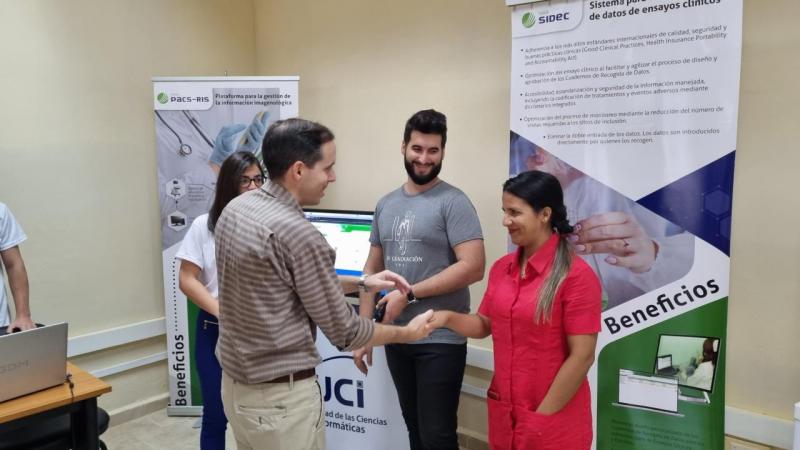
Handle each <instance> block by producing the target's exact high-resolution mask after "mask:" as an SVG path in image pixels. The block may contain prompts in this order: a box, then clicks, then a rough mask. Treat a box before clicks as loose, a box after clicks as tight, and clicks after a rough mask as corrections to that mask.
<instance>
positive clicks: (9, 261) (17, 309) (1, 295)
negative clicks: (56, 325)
mask: <svg viewBox="0 0 800 450" xmlns="http://www.w3.org/2000/svg"><path fill="white" fill-rule="evenodd" d="M26 239H28V236H26V235H25V232H24V231H22V227H21V226H20V225H19V223H18V222H17V221H16V219H14V215H13V214H11V210H10V209H8V206H6V205H5V204H4V203H0V260H2V262H3V264H2V265H0V280H2V279H3V269H5V272H6V273H7V274H8V285H9V288H10V289H11V296H12V297H14V320H13V321H11V314H10V312H9V309H8V301H7V300H6V286H5V283H2V285H0V327H6V326H7V327H8V332H9V333H10V332H12V331H25V330H30V329H31V328H35V327H36V325H35V324H34V322H33V319H31V308H30V304H29V302H28V295H29V289H28V271H27V270H25V262H24V261H23V260H22V253H21V252H20V251H19V244H21V243H22V242H24V241H25V240H26Z"/></svg>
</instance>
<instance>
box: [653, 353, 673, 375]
mask: <svg viewBox="0 0 800 450" xmlns="http://www.w3.org/2000/svg"><path fill="white" fill-rule="evenodd" d="M670 367H672V355H664V356H658V357H657V358H656V371H657V372H660V371H662V370H664V369H669V368H670Z"/></svg>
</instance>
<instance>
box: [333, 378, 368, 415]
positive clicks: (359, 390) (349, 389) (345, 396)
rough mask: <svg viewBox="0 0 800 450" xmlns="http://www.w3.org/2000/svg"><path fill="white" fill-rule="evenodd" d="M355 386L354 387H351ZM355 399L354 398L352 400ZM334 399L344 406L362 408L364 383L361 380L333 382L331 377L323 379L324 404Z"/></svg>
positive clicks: (344, 379)
mask: <svg viewBox="0 0 800 450" xmlns="http://www.w3.org/2000/svg"><path fill="white" fill-rule="evenodd" d="M354 384H355V387H353V385H354ZM354 397H355V398H354ZM331 399H336V401H337V402H339V403H340V404H342V405H344V406H350V407H352V406H354V405H355V406H356V407H357V408H363V407H364V382H363V381H361V380H355V382H354V380H350V379H347V378H341V379H338V380H336V381H335V382H334V381H333V380H332V379H331V377H328V376H326V377H325V397H324V400H325V402H326V403H327V402H329V401H330V400H331Z"/></svg>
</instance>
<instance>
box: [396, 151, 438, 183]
mask: <svg viewBox="0 0 800 450" xmlns="http://www.w3.org/2000/svg"><path fill="white" fill-rule="evenodd" d="M404 162H405V166H406V173H407V174H408V177H409V178H411V181H413V182H414V184H416V185H418V186H424V185H426V184H428V183H430V182H431V181H433V180H435V179H436V177H438V176H439V172H441V171H442V163H441V161H440V162H439V164H434V165H433V166H432V167H431V170H430V172H428V174H427V175H417V174H416V172H414V163H413V162H411V161H409V160H408V159H405V158H404Z"/></svg>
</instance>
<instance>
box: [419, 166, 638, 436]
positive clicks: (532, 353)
mask: <svg viewBox="0 0 800 450" xmlns="http://www.w3.org/2000/svg"><path fill="white" fill-rule="evenodd" d="M563 197H564V196H563V192H562V189H561V185H560V184H559V183H558V180H557V179H556V178H555V177H553V176H552V175H550V174H548V173H545V172H540V171H530V172H524V173H521V174H519V175H517V176H516V177H513V178H511V179H509V180H508V181H506V182H505V184H503V226H505V227H506V228H507V229H508V233H509V236H510V237H511V241H512V242H513V243H514V244H516V245H517V247H518V248H517V250H516V251H515V252H513V253H510V254H508V255H506V256H504V257H502V258H500V259H499V260H497V262H495V263H494V265H493V266H492V268H491V270H490V272H489V283H488V286H487V288H486V293H485V294H484V297H483V300H482V302H481V306H480V308H479V309H478V313H477V314H459V313H455V312H451V311H437V312H436V316H435V317H434V319H433V320H434V322H433V325H434V326H436V327H446V328H450V329H452V330H454V331H456V332H458V333H460V334H462V335H465V336H469V337H474V338H483V337H486V336H488V335H489V334H491V335H492V341H493V343H494V377H493V379H492V383H491V386H490V387H489V391H488V395H487V397H488V398H487V404H488V407H489V444H490V446H491V448H492V449H495V450H501V449H503V450H506V449H507V450H512V449H519V450H523V449H524V450H528V449H558V450H573V449H574V450H584V449H588V448H589V447H590V446H591V443H592V412H591V394H590V392H589V383H588V381H587V379H586V374H587V372H588V371H589V367H591V365H592V363H593V362H594V353H595V346H596V344H597V333H598V332H599V331H600V303H601V290H600V283H599V281H598V280H597V277H596V276H595V274H594V272H593V271H592V269H591V268H590V267H589V266H588V265H587V264H586V263H585V262H584V261H583V260H582V259H581V258H575V257H574V256H573V252H572V249H571V247H570V245H569V244H568V242H567V240H566V239H565V235H566V234H568V233H572V232H573V228H572V226H570V224H569V222H568V221H567V214H566V208H565V207H564V200H563ZM623 244H624V243H623Z"/></svg>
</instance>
